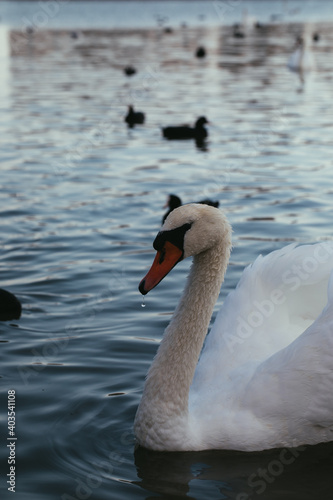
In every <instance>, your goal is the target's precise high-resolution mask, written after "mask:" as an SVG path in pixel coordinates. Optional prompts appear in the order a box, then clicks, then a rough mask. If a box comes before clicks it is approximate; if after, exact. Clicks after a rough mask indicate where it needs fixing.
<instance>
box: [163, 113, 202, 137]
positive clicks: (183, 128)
mask: <svg viewBox="0 0 333 500" xmlns="http://www.w3.org/2000/svg"><path fill="white" fill-rule="evenodd" d="M206 123H208V120H207V119H206V118H205V117H204V116H200V117H199V118H198V119H197V121H196V122H195V125H194V127H190V126H189V125H179V126H172V127H165V128H163V129H162V133H163V137H165V138H166V139H171V140H172V139H176V140H183V139H195V140H197V141H203V139H205V138H206V137H207V135H208V132H207V130H206V129H205V124H206Z"/></svg>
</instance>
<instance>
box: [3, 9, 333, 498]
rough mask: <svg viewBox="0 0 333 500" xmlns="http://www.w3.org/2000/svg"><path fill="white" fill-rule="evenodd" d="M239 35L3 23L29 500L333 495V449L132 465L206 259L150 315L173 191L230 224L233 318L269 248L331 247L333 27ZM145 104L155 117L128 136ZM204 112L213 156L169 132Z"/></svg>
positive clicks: (143, 457)
mask: <svg viewBox="0 0 333 500" xmlns="http://www.w3.org/2000/svg"><path fill="white" fill-rule="evenodd" d="M242 29H244V36H243V37H241V36H235V32H234V28H233V26H231V25H230V26H228V25H224V26H220V25H219V24H215V25H214V26H212V27H210V26H209V25H208V23H205V22H200V23H199V26H198V27H194V26H185V25H182V26H180V25H179V24H177V26H172V29H169V30H166V29H165V23H164V22H163V23H161V22H160V23H159V27H158V28H156V29H155V28H154V29H152V28H151V29H138V28H136V29H120V28H119V29H116V30H115V29H114V30H108V29H105V28H104V29H98V30H97V29H86V30H85V29H75V31H74V28H73V26H71V27H70V28H69V29H65V28H64V27H63V26H62V27H61V26H59V27H54V29H49V27H47V29H46V28H41V27H39V28H38V29H35V30H28V31H24V32H23V31H22V29H20V28H18V27H16V28H15V27H14V28H12V29H7V28H1V30H0V41H1V43H0V47H1V53H0V54H1V57H0V64H1V71H0V79H1V86H0V87H1V90H0V105H1V116H0V141H1V143H2V148H1V153H0V155H1V163H0V170H1V180H2V182H1V186H0V202H1V204H0V206H1V209H0V234H1V255H0V272H1V287H4V288H7V289H10V291H12V292H13V293H15V294H16V295H17V296H18V297H19V299H20V300H21V302H22V305H23V312H22V317H21V319H20V320H19V321H16V322H12V323H2V324H1V326H0V335H1V346H2V350H3V354H4V355H3V358H2V359H3V363H2V370H1V377H2V382H4V384H3V392H2V394H3V395H4V396H6V394H7V390H8V389H10V388H14V389H15V390H16V392H17V422H18V423H17V432H18V447H17V451H18V457H19V458H18V473H17V474H18V475H17V477H18V478H19V479H18V482H17V489H18V491H19V494H20V495H24V498H25V499H29V500H30V499H34V500H36V499H39V498H40V499H45V498H62V499H66V500H68V499H69V498H70V499H72V498H77V499H79V498H96V499H98V500H103V499H112V498H117V499H119V498H124V499H125V498H126V499H127V498H155V497H156V496H157V495H159V496H160V497H161V498H166V497H167V496H170V495H173V496H175V497H179V498H184V497H186V498H195V499H198V500H199V499H204V498H218V499H221V498H233V499H237V500H244V499H247V498H256V497H258V498H264V497H265V496H266V495H269V498H270V499H273V500H275V499H276V500H277V499H282V498H287V497H288V498H292V499H293V500H295V499H298V498H302V500H308V499H310V498H311V499H312V498H329V496H330V494H331V487H332V479H331V466H332V463H331V462H332V446H331V445H324V446H317V447H306V449H297V450H272V451H269V452H265V453H257V454H255V453H254V454H243V453H232V452H212V451H207V452H200V453H180V454H178V453H177V454H167V453H165V454H156V453H151V452H147V451H146V450H142V449H137V450H136V451H135V452H134V442H133V441H134V440H133V432H132V423H133V418H134V415H135V411H136V407H137V404H138V402H139V399H140V395H141V390H142V387H143V382H144V377H145V374H146V372H147V369H148V367H149V366H150V363H151V360H152V358H153V356H154V354H155V352H156V348H157V345H158V342H159V341H160V338H161V335H162V333H163V330H164V328H165V326H166V324H167V322H168V321H169V318H170V314H171V312H172V311H173V309H174V308H175V305H176V304H177V301H178V299H179V296H180V293H181V290H182V286H183V283H184V279H185V276H186V274H187V271H188V265H189V263H186V262H185V263H183V264H182V265H180V267H179V268H178V269H177V270H175V271H174V274H173V275H170V277H169V278H168V280H167V281H165V282H164V283H161V285H160V287H159V288H158V289H156V291H155V292H154V293H153V294H152V295H150V296H149V297H148V298H146V300H145V303H144V305H145V307H144V308H142V307H141V305H142V299H141V297H140V295H139V293H138V291H137V286H138V283H139V281H140V279H141V278H142V277H143V276H144V274H145V272H146V269H147V268H148V266H149V264H150V262H151V257H152V252H153V249H152V241H153V238H154V236H155V234H156V232H157V231H158V229H159V226H160V221H161V218H162V216H163V213H164V210H163V205H164V203H165V199H166V196H167V195H168V194H170V193H175V194H178V195H179V196H180V197H181V199H182V201H183V202H184V203H186V202H189V201H192V200H200V199H204V198H211V199H214V200H215V199H216V200H218V201H219V202H220V206H221V207H222V208H223V209H225V210H226V211H227V213H228V217H229V219H230V221H231V223H232V226H233V231H234V236H233V238H234V249H233V252H232V257H231V265H230V267H229V270H228V272H227V276H226V281H225V283H224V286H223V290H222V292H221V297H220V299H219V301H218V305H217V308H218V306H219V304H220V303H221V302H222V301H223V300H224V298H225V296H226V294H227V292H228V291H230V290H231V289H233V288H234V286H235V284H236V283H237V281H238V279H239V277H240V274H241V272H242V270H243V268H244V266H245V265H247V264H248V263H249V262H252V261H253V259H254V258H255V257H256V256H257V255H258V254H260V253H264V254H265V253H267V252H269V251H271V250H274V249H276V248H280V247H281V246H283V245H285V244H286V243H287V242H291V241H296V242H308V241H318V240H325V239H332V224H331V198H332V187H331V184H332V180H333V179H332V157H331V150H332V145H333V139H332V133H331V129H332V110H331V102H332V85H331V83H332V82H331V80H332V61H331V46H332V44H333V35H332V25H331V23H330V22H329V19H328V20H327V22H326V23H317V24H309V25H307V26H304V25H301V24H297V23H293V24H278V23H275V24H264V25H260V26H252V25H251V26H245V27H244V26H243V27H242ZM305 32H306V33H309V34H312V33H314V32H318V33H320V40H319V41H318V42H316V43H315V42H313V43H312V44H311V51H312V52H313V56H314V58H315V60H316V68H315V69H314V70H313V71H311V72H309V73H306V74H305V73H304V75H302V78H300V75H299V74H298V73H297V72H291V71H289V70H288V68H287V62H288V59H289V57H290V54H291V53H292V51H293V50H294V44H295V40H296V38H297V36H299V35H300V34H304V33H305ZM199 45H202V46H204V47H205V49H206V56H205V57H203V58H200V59H199V58H197V57H195V52H196V50H197V48H198V46H199ZM127 65H132V66H134V67H135V68H136V73H135V74H134V75H132V76H131V77H128V76H126V75H125V74H124V68H125V67H126V66H127ZM303 77H304V78H303ZM129 104H133V105H134V106H135V108H138V109H140V110H142V111H143V112H145V114H146V121H145V124H143V125H142V126H141V125H140V126H139V127H134V128H131V129H128V128H127V126H126V123H125V122H124V117H125V115H126V112H127V107H128V105H129ZM201 115H205V116H207V118H208V119H209V121H210V125H209V127H208V131H209V135H208V138H207V142H206V143H205V145H204V146H203V147H200V148H198V147H196V144H195V143H194V141H192V140H191V141H167V140H164V139H163V138H162V133H161V128H162V127H163V126H166V125H169V124H173V123H175V124H177V123H193V122H194V121H195V119H196V118H197V117H198V116H201ZM217 308H216V309H217ZM2 407H4V408H5V405H4V406H2ZM0 454H1V464H4V469H5V470H4V472H5V473H7V470H6V463H7V462H6V450H5V447H4V446H3V447H1V449H0ZM2 466H3V465H2ZM21 497H22V498H23V496H21ZM21 497H20V498H21Z"/></svg>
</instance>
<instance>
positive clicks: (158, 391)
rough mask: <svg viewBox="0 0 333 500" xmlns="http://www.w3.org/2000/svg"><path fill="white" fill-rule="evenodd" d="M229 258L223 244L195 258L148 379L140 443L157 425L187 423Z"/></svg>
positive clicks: (140, 410) (139, 417) (139, 420)
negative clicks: (192, 390)
mask: <svg viewBox="0 0 333 500" xmlns="http://www.w3.org/2000/svg"><path fill="white" fill-rule="evenodd" d="M229 254H230V247H229V246H228V248H223V246H222V244H221V245H217V246H215V247H213V248H211V249H209V250H206V251H205V252H203V253H200V254H198V255H196V256H195V257H194V259H193V263H192V267H191V270H190V274H189V276H188V279H187V283H186V286H185V290H184V292H183V295H182V297H181V300H180V302H179V304H178V307H177V308H176V310H175V312H174V315H173V317H172V320H171V322H170V324H169V325H168V327H167V328H166V330H165V333H164V336H163V339H162V342H161V344H160V347H159V349H158V351H157V354H156V356H155V359H154V361H153V364H152V365H151V368H150V370H149V372H148V375H147V379H146V384H145V387H144V392H143V396H142V399H141V403H140V405H139V408H138V412H137V415H136V422H135V427H136V435H137V437H138V438H139V440H140V433H141V434H143V435H145V436H146V434H147V433H148V432H149V430H148V427H149V428H151V426H153V425H154V422H156V421H157V422H159V427H161V426H162V427H163V422H168V424H170V421H172V420H173V419H178V420H179V419H180V420H182V419H183V420H184V419H185V421H186V418H187V415H188V398H189V391H190V385H191V383H192V380H193V376H194V371H195V368H196V365H197V362H198V359H199V355H200V351H201V349H202V345H203V342H204V339H205V337H206V334H207V330H208V326H209V322H210V319H211V315H212V313H213V309H214V305H215V303H216V300H217V297H218V295H219V291H220V288H221V283H222V281H223V277H224V273H225V270H226V267H227V264H228V260H229ZM178 425H179V424H178ZM144 439H145V437H144ZM155 439H156V437H155ZM141 444H143V445H144V443H141Z"/></svg>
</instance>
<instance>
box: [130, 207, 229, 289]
mask: <svg viewBox="0 0 333 500" xmlns="http://www.w3.org/2000/svg"><path fill="white" fill-rule="evenodd" d="M221 243H223V244H225V245H226V246H228V248H230V247H231V227H230V225H229V223H228V221H227V218H226V217H225V215H224V214H223V212H221V211H220V210H219V209H218V208H215V207H211V206H208V205H202V204H197V203H192V204H188V205H183V206H181V207H179V208H176V209H175V210H173V211H172V212H171V213H170V214H169V216H168V217H167V219H166V220H165V222H164V224H163V226H162V228H161V230H160V231H159V233H158V234H157V236H156V238H155V240H154V243H153V246H154V248H155V250H156V251H157V253H156V256H155V259H154V262H153V264H152V266H151V268H150V270H149V271H148V273H147V274H146V276H145V277H144V278H143V280H142V281H141V282H140V285H139V290H140V292H141V293H142V294H143V295H146V294H147V293H148V292H149V291H150V290H152V289H153V288H154V287H155V286H156V285H158V283H159V282H160V281H161V280H162V279H163V278H164V277H165V276H166V275H167V274H168V273H169V272H170V271H171V269H173V268H174V267H175V265H176V264H177V263H178V262H180V261H181V260H183V259H186V258H187V257H192V256H195V255H199V254H201V253H204V252H206V251H207V250H209V249H211V248H213V247H215V246H217V245H219V244H221Z"/></svg>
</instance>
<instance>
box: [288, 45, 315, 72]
mask: <svg viewBox="0 0 333 500" xmlns="http://www.w3.org/2000/svg"><path fill="white" fill-rule="evenodd" d="M314 67H315V62H314V57H313V53H312V51H311V49H310V48H307V44H306V42H305V41H304V39H303V37H301V36H299V37H297V40H296V48H295V50H294V52H293V53H292V54H291V56H290V57H289V59H288V68H289V69H290V70H291V71H296V72H303V71H310V70H312V69H314Z"/></svg>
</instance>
